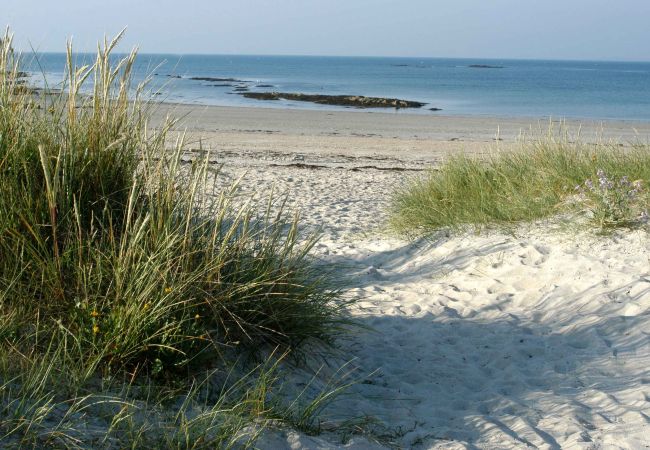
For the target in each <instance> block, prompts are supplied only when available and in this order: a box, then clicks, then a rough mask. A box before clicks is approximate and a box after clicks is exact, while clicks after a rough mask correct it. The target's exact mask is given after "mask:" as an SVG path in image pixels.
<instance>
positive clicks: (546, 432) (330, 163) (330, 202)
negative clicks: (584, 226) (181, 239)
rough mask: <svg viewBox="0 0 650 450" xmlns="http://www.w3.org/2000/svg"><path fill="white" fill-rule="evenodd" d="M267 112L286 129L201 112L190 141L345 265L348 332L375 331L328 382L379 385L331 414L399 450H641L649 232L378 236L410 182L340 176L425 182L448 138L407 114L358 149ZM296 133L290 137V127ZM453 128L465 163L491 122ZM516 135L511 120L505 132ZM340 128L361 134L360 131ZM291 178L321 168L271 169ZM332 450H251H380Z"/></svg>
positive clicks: (266, 443) (285, 439)
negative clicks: (314, 228) (285, 196)
mask: <svg viewBox="0 0 650 450" xmlns="http://www.w3.org/2000/svg"><path fill="white" fill-rule="evenodd" d="M222 110H225V109H219V111H221V112H222ZM260 111H261V112H255V114H257V116H256V117H258V116H259V117H258V123H257V125H256V126H255V129H265V128H266V127H267V125H268V123H275V122H273V121H277V123H280V122H282V120H281V118H283V117H284V118H285V119H286V120H287V121H288V122H287V124H285V125H283V126H284V127H285V128H284V129H282V130H279V131H278V133H259V132H257V131H248V132H247V131H224V130H218V128H219V126H220V125H219V124H217V123H214V124H213V125H211V124H210V120H211V119H210V117H212V116H210V114H207V115H204V116H200V117H203V119H202V120H203V122H200V124H199V125H197V129H196V130H195V131H201V132H204V131H205V130H212V131H211V133H212V134H210V133H208V134H209V135H210V136H211V139H212V141H211V143H212V145H214V146H215V150H217V152H218V154H217V159H218V160H219V161H220V162H222V163H224V164H225V167H224V173H225V175H226V177H227V178H228V177H229V178H231V179H234V178H235V177H237V176H239V175H240V174H242V173H244V172H246V173H247V174H248V175H247V177H246V178H245V179H244V181H243V185H242V189H243V190H244V191H253V190H256V191H261V192H267V191H268V189H269V188H270V186H271V185H274V186H275V187H276V189H277V190H279V191H289V192H290V207H291V208H297V209H299V210H301V212H302V213H303V215H304V219H305V221H306V223H307V224H309V225H322V226H323V227H324V232H325V235H324V238H323V240H322V241H321V242H320V243H319V244H318V246H317V248H316V249H315V252H316V254H317V255H319V256H320V257H322V258H323V259H324V260H325V261H327V262H329V263H335V264H337V265H338V267H340V269H339V272H340V274H341V276H343V277H346V278H347V279H348V280H349V287H348V288H346V289H345V295H346V296H349V297H351V298H355V299H357V300H358V303H357V305H356V307H355V309H354V311H353V314H354V316H355V317H356V318H357V319H358V320H359V322H360V323H362V324H363V325H365V326H368V327H371V330H368V331H366V330H358V331H357V332H356V333H355V334H354V335H352V336H350V337H349V338H348V339H346V340H345V341H344V342H341V343H340V355H339V356H338V359H339V361H331V366H332V369H331V370H329V371H325V372H324V376H325V375H326V374H327V373H333V372H334V370H335V368H336V363H337V362H342V361H347V360H352V361H353V364H354V365H355V366H356V367H357V368H358V372H357V373H358V374H366V375H367V374H371V375H369V376H368V377H367V378H366V379H365V380H364V382H363V383H359V384H357V385H355V386H353V387H352V388H350V390H349V393H348V394H347V395H346V396H344V397H342V398H341V399H340V400H339V401H338V402H337V403H335V404H334V405H332V406H331V407H330V408H329V410H327V411H326V414H327V415H329V416H333V417H338V418H355V417H357V418H358V417H360V416H369V417H371V418H373V419H375V420H376V421H377V423H378V426H375V427H374V430H375V433H377V434H378V436H376V437H377V438H378V440H379V441H380V442H381V443H383V444H386V445H388V444H392V445H393V446H397V447H402V448H413V447H414V448H468V449H470V448H480V449H508V448H528V447H531V448H585V449H596V448H604V449H609V448H613V449H618V448H620V449H636V448H649V447H650V260H649V257H648V255H649V253H648V249H649V244H650V240H649V239H648V234H647V233H646V232H645V231H631V232H621V233H618V234H616V235H615V236H613V237H597V236H595V235H593V234H589V233H588V232H574V233H568V232H566V231H558V230H553V229H551V228H552V227H550V226H549V225H548V224H538V225H531V226H529V227H526V228H522V229H521V231H520V232H519V233H517V235H516V236H511V235H504V234H499V233H489V234H485V235H472V234H463V235H460V236H452V237H443V238H440V239H437V240H431V241H425V240H420V241H417V242H407V241H403V240H400V239H398V238H396V237H391V236H389V235H387V234H386V233H384V232H383V227H384V226H385V219H386V206H387V204H388V200H389V195H390V192H391V191H392V190H393V189H394V188H395V187H396V186H399V185H400V184H401V183H403V182H404V180H405V179H406V177H407V176H412V175H417V172H395V171H381V170H377V169H373V168H371V169H361V170H358V171H352V170H350V169H351V168H354V167H362V166H367V165H375V166H378V167H409V168H416V169H418V168H424V167H426V166H427V165H428V164H430V163H432V162H435V161H436V160H437V158H438V157H439V156H440V155H443V154H444V153H445V152H448V151H454V148H452V147H451V146H450V143H449V141H448V139H441V138H440V136H438V135H436V133H443V131H444V130H443V131H439V130H438V131H436V129H435V125H431V128H433V130H431V131H430V133H429V137H428V138H423V139H414V138H413V137H412V136H411V135H412V134H413V129H417V130H419V131H416V132H417V133H421V134H424V133H423V131H425V132H426V131H427V130H426V129H424V128H426V126H425V125H423V124H422V123H421V122H419V121H422V120H423V119H422V118H416V119H414V120H413V121H412V122H409V120H408V119H404V116H400V117H399V120H400V121H402V122H400V125H399V126H396V125H395V124H393V125H392V127H393V129H394V130H397V128H399V130H397V131H395V132H394V133H395V136H397V137H396V138H395V137H386V136H380V137H377V136H366V137H362V136H361V137H359V136H352V135H351V134H350V133H351V131H349V130H348V131H347V132H346V133H347V134H346V135H345V136H340V137H336V136H324V135H322V134H321V132H320V131H319V130H321V131H322V130H323V129H324V128H323V125H322V124H321V125H320V127H321V128H319V125H318V124H317V123H316V122H315V121H316V120H317V119H321V117H320V116H318V114H316V113H312V114H313V115H312V116H310V115H309V114H307V115H305V114H306V113H304V112H302V113H301V114H302V115H301V116H300V117H297V115H294V112H277V113H276V112H268V111H264V110H260ZM213 113H214V112H213ZM235 113H236V114H235V117H238V116H237V114H240V113H241V115H242V117H248V116H247V115H246V114H244V113H243V112H241V110H237V111H235ZM215 114H216V113H215ZM224 114H225V113H224ZM265 114H266V116H265ZM283 114H284V115H283ZM343 114H345V113H343ZM349 114H352V116H349V117H348V116H345V115H343V116H340V115H339V116H335V117H337V119H336V120H339V122H340V123H343V122H345V120H360V121H362V122H363V121H367V123H373V124H374V123H375V122H373V121H372V117H378V116H379V115H370V114H368V115H363V114H354V113H349ZM354 116H358V117H359V118H360V119H354ZM265 117H266V119H264V118H265ZM394 118H395V117H393V118H391V119H386V118H383V117H382V118H381V119H379V120H382V121H384V120H386V121H388V120H392V119H394ZM294 119H295V120H296V121H297V125H296V127H297V128H296V129H292V128H291V125H290V121H291V120H294ZM232 120H235V119H232ZM240 120H245V119H241V118H240ZM246 120H248V119H246ZM264 120H266V122H264ZM445 120H446V122H444V127H447V128H445V130H447V129H449V128H453V127H454V123H456V124H457V126H458V133H459V134H463V136H464V137H463V139H466V140H468V141H471V142H475V143H476V147H472V149H473V150H477V149H478V148H479V147H481V146H482V147H484V146H485V145H486V144H487V143H489V142H491V138H489V137H488V136H489V135H490V132H488V131H486V127H488V126H489V125H490V124H491V123H493V122H489V120H488V119H483V120H484V122H481V120H480V119H466V120H470V121H471V120H474V121H475V122H476V123H474V122H472V124H470V125H468V122H463V121H462V120H461V119H459V120H457V121H456V122H454V120H452V119H449V118H447V119H445ZM490 120H496V119H490ZM485 121H488V122H489V123H486V122H485ZM312 122H313V123H314V124H312ZM364 123H365V122H364ZM521 123H523V122H521V121H520V122H514V123H513V122H507V121H506V123H505V125H504V126H503V127H502V128H506V129H515V128H517V127H518V126H520V125H521ZM310 124H312V125H310ZM249 126H251V125H250V124H248V123H245V124H244V125H242V128H243V127H249ZM364 126H365V128H364ZM372 126H377V125H376V124H375V125H372ZM441 126H442V125H441ZM211 127H212V128H211ZM301 127H302V128H301ZM309 127H313V129H311V128H309ZM350 127H352V128H351V129H358V130H359V134H368V133H367V131H368V127H369V125H367V124H366V125H364V124H363V123H362V124H359V123H356V124H355V123H351V125H350ZM354 127H356V128H354ZM386 127H388V128H387V129H391V128H390V126H389V125H386ZM395 127H397V128H395ZM418 127H420V128H418ZM422 127H424V128H422ZM472 127H474V128H472ZM612 127H613V128H615V131H614V132H613V133H614V134H616V133H620V134H618V137H620V136H628V137H629V136H631V135H633V133H634V132H633V131H631V132H629V133H632V134H624V133H628V131H624V130H626V128H625V124H620V123H619V124H614V125H612ZM616 127H619V128H616ZM198 128H201V130H199V129H198ZM393 129H391V130H393ZM215 130H216V131H215ZM473 131H475V133H474V134H473ZM392 132H393V131H391V133H392ZM444 132H445V133H446V131H444ZM645 132H647V130H646V131H645ZM400 133H401V134H400ZM260 134H261V135H260ZM443 134H444V133H443ZM515 135H516V133H515V132H511V133H510V135H509V137H508V139H506V141H509V142H512V139H514V136H515ZM400 136H401V137H400ZM477 136H478V137H477ZM219 139H223V140H224V142H225V144H224V147H220V145H219V142H220V141H219ZM472 139H473V140H472ZM452 142H453V143H454V145H455V144H456V143H457V141H452ZM506 143H507V142H506ZM373 146H374V147H373ZM355 148H356V149H357V150H354V149H355ZM359 148H360V149H361V150H358V149H359ZM348 149H352V150H348ZM373 149H374V150H373ZM400 149H402V150H400ZM456 149H459V148H456ZM464 149H465V150H468V148H467V147H464ZM472 149H469V150H472ZM219 152H220V153H219ZM385 158H388V159H385ZM294 163H307V164H317V165H323V166H326V167H325V168H321V169H314V170H311V169H305V168H298V167H277V166H275V165H277V164H294ZM301 376H302V375H301V373H300V371H297V372H296V374H295V378H296V379H295V380H290V381H288V382H289V383H291V382H293V383H296V384H298V383H300V382H304V381H305V380H304V379H302V378H301ZM337 439H338V437H337V436H336V435H335V434H328V435H324V436H321V437H308V436H305V435H303V434H300V433H294V432H287V433H269V434H268V435H266V436H265V437H264V439H262V440H261V441H260V447H261V448H266V449H274V448H292V449H297V448H305V449H307V448H309V449H317V448H322V449H325V448H340V447H346V448H358V449H361V448H375V447H378V446H379V444H377V443H375V442H374V441H373V440H372V439H370V438H368V439H366V438H363V437H359V436H357V437H354V438H353V439H352V440H351V441H350V442H348V443H347V444H345V445H344V444H341V443H340V440H337Z"/></svg>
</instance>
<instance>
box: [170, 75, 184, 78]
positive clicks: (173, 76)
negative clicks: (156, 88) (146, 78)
mask: <svg viewBox="0 0 650 450" xmlns="http://www.w3.org/2000/svg"><path fill="white" fill-rule="evenodd" d="M167 76H168V77H169V78H183V77H182V76H180V75H167Z"/></svg>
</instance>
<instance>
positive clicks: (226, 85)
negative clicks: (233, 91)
mask: <svg viewBox="0 0 650 450" xmlns="http://www.w3.org/2000/svg"><path fill="white" fill-rule="evenodd" d="M208 86H212V87H231V86H232V84H230V83H222V84H209V85H208Z"/></svg>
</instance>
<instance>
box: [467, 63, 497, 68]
mask: <svg viewBox="0 0 650 450" xmlns="http://www.w3.org/2000/svg"><path fill="white" fill-rule="evenodd" d="M467 67H470V68H472V69H505V67H504V66H491V65H489V64H470V65H469V66H467Z"/></svg>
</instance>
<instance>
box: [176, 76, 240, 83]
mask: <svg viewBox="0 0 650 450" xmlns="http://www.w3.org/2000/svg"><path fill="white" fill-rule="evenodd" d="M189 79H190V80H195V81H210V82H215V83H218V82H229V83H248V81H244V80H238V79H237V78H215V77H190V78H189Z"/></svg>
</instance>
